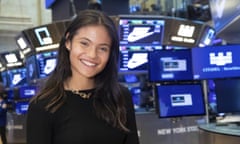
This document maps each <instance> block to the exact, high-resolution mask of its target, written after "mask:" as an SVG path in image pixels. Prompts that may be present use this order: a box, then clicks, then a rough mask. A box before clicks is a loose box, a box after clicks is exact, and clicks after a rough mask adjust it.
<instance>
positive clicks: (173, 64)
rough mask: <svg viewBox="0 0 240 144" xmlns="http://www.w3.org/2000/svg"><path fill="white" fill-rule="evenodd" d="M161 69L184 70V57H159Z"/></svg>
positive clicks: (185, 63)
mask: <svg viewBox="0 0 240 144" xmlns="http://www.w3.org/2000/svg"><path fill="white" fill-rule="evenodd" d="M161 61H162V65H163V71H166V72H168V71H186V70H187V61H186V60H184V59H173V58H171V57H163V58H161Z"/></svg>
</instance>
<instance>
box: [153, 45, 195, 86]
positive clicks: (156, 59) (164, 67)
mask: <svg viewBox="0 0 240 144" xmlns="http://www.w3.org/2000/svg"><path fill="white" fill-rule="evenodd" d="M191 61H192V59H191V50H190V49H179V50H159V51H150V52H149V54H148V75H149V81H151V82H162V81H184V80H193V76H192V62H191Z"/></svg>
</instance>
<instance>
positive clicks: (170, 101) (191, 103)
mask: <svg viewBox="0 0 240 144" xmlns="http://www.w3.org/2000/svg"><path fill="white" fill-rule="evenodd" d="M156 92H157V103H158V111H159V117H160V118H165V117H181V116H194V115H204V114H205V103H204V95H203V90H202V86H201V84H181V85H157V86H156Z"/></svg>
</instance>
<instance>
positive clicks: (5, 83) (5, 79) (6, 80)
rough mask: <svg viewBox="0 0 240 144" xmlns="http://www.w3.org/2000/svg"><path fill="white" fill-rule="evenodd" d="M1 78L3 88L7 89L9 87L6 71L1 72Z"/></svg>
mask: <svg viewBox="0 0 240 144" xmlns="http://www.w3.org/2000/svg"><path fill="white" fill-rule="evenodd" d="M1 78H2V83H3V86H4V87H8V86H9V78H8V73H7V71H2V72H1Z"/></svg>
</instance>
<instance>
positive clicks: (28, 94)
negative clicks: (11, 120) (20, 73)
mask: <svg viewBox="0 0 240 144" xmlns="http://www.w3.org/2000/svg"><path fill="white" fill-rule="evenodd" d="M37 90H38V89H37V86H34V85H26V86H21V87H19V98H20V99H30V98H32V97H33V96H35V95H36V94H37Z"/></svg>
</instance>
